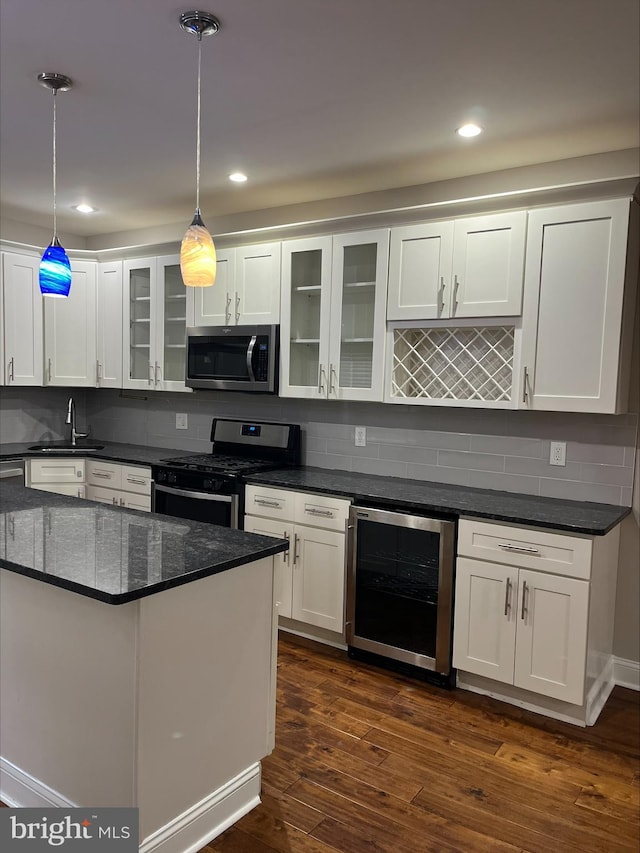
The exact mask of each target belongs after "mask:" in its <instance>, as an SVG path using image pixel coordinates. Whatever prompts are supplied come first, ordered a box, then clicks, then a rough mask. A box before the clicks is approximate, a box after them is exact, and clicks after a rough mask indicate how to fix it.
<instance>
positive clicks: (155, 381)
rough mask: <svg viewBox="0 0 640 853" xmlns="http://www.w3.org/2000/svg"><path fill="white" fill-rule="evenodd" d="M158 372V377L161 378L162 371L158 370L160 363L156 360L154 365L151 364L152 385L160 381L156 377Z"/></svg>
mask: <svg viewBox="0 0 640 853" xmlns="http://www.w3.org/2000/svg"><path fill="white" fill-rule="evenodd" d="M158 373H160V379H162V373H161V372H160V365H159V364H158V362H157V361H156V362H155V364H154V366H153V384H154V385H157V384H158V382H159V381H160V380H159V379H158Z"/></svg>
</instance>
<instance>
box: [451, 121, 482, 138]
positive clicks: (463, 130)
mask: <svg viewBox="0 0 640 853" xmlns="http://www.w3.org/2000/svg"><path fill="white" fill-rule="evenodd" d="M456 133H457V134H458V136H477V135H478V134H479V133H482V128H481V127H478V125H477V124H463V125H462V127H459V128H458V129H457V130H456Z"/></svg>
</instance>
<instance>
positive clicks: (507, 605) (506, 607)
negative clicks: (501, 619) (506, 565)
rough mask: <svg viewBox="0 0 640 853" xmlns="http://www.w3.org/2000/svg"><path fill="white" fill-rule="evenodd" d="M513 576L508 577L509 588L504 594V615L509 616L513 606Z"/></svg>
mask: <svg viewBox="0 0 640 853" xmlns="http://www.w3.org/2000/svg"><path fill="white" fill-rule="evenodd" d="M510 598H511V578H507V589H506V591H505V594H504V615H505V616H507V615H508V614H509V609H510V607H511V601H510V600H509V599H510Z"/></svg>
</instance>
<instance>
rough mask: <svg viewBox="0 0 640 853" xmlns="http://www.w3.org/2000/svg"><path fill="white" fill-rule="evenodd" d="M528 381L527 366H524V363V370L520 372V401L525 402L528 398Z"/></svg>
mask: <svg viewBox="0 0 640 853" xmlns="http://www.w3.org/2000/svg"><path fill="white" fill-rule="evenodd" d="M528 381H529V368H528V367H526V365H525V368H524V372H523V374H522V402H523V403H526V402H527V400H528V398H529V394H528V392H527V383H528Z"/></svg>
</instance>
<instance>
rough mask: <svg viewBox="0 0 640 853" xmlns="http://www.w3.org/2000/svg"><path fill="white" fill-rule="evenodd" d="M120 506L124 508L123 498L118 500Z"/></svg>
mask: <svg viewBox="0 0 640 853" xmlns="http://www.w3.org/2000/svg"><path fill="white" fill-rule="evenodd" d="M120 506H124V498H120Z"/></svg>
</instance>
